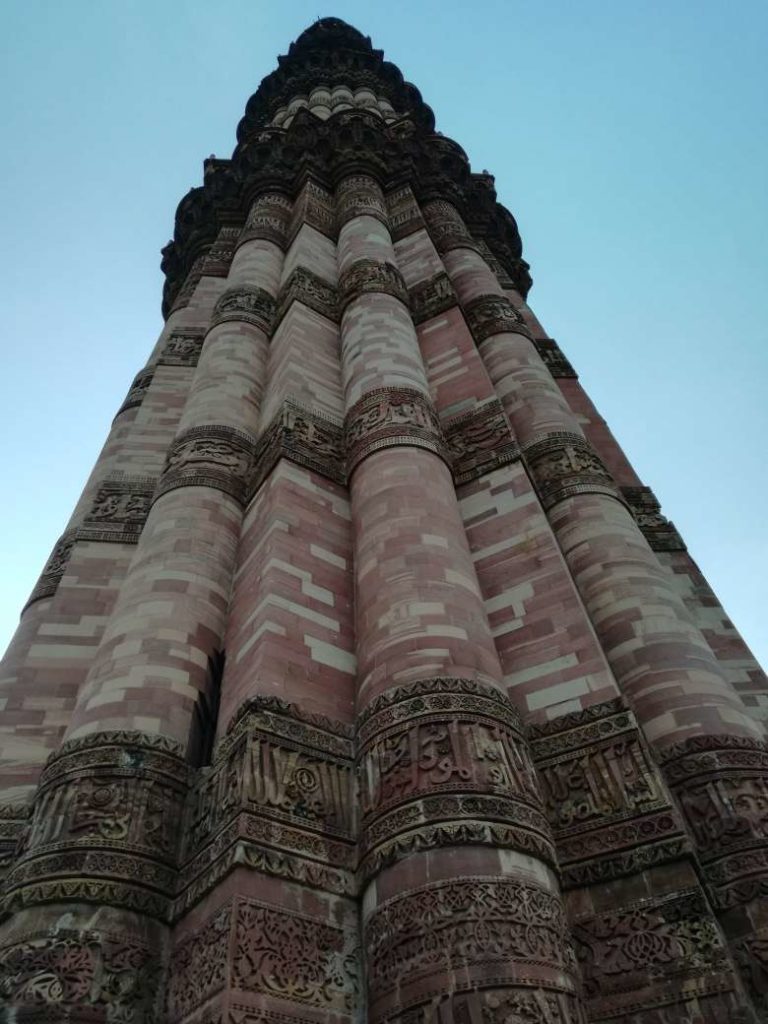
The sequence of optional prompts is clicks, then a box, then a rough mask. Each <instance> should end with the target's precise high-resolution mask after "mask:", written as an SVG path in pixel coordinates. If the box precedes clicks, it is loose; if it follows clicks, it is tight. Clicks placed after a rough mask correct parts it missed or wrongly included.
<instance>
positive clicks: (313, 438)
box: [249, 399, 347, 500]
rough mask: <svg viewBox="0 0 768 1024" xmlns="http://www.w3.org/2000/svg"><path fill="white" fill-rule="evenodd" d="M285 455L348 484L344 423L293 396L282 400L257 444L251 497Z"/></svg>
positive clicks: (292, 460) (330, 478) (313, 470)
mask: <svg viewBox="0 0 768 1024" xmlns="http://www.w3.org/2000/svg"><path fill="white" fill-rule="evenodd" d="M283 458H285V459H290V461H291V462H295V463H296V464H297V465H299V466H304V467H305V468H306V469H310V470H312V472H314V473H321V474H322V475H323V476H326V477H328V479H329V480H334V481H336V483H339V484H343V483H345V482H346V479H347V475H346V465H345V461H344V449H343V444H342V425H341V424H340V423H336V422H335V421H333V420H331V419H330V418H329V417H327V416H323V415H321V414H320V413H318V412H313V411H312V410H310V409H305V408H304V407H303V406H301V405H299V403H298V402H294V401H292V400H291V399H288V400H287V401H285V402H283V404H282V406H281V408H280V411H279V412H278V414H277V415H276V416H275V418H274V419H273V420H272V423H271V424H270V425H269V427H268V428H267V430H266V431H265V432H264V434H263V435H262V437H261V439H260V441H259V443H258V445H257V447H256V456H255V462H254V473H253V483H252V486H251V489H250V493H249V500H250V498H252V497H253V495H254V494H255V493H256V492H257V491H258V489H259V488H260V487H261V485H262V483H263V482H264V480H266V478H267V477H268V476H269V474H270V473H271V472H272V470H273V469H274V467H275V466H276V465H277V463H278V461H279V460H280V459H283Z"/></svg>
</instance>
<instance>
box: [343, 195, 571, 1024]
mask: <svg viewBox="0 0 768 1024" xmlns="http://www.w3.org/2000/svg"><path fill="white" fill-rule="evenodd" d="M337 202H338V207H337V209H338V214H339V221H340V225H341V227H340V232H339V243H338V255H339V272H340V294H341V304H342V308H343V313H342V321H341V339H342V367H343V377H344V387H345V397H346V407H347V414H346V425H345V433H346V438H347V451H348V467H349V471H350V473H351V482H350V489H351V501H352V522H353V531H354V548H355V577H356V622H357V642H358V664H359V676H358V697H357V702H358V747H359V749H358V759H359V768H358V771H359V777H360V787H361V796H360V799H361V813H362V821H361V834H360V849H361V859H360V869H359V871H360V875H361V879H362V882H363V894H362V904H363V906H362V909H363V921H362V928H363V949H364V952H365V957H366V967H367V970H366V975H367V983H368V994H369V1010H368V1012H369V1018H370V1020H371V1021H378V1020H384V1019H385V1018H390V1017H396V1018H398V1019H401V1018H404V1017H405V1015H410V1014H414V1019H420V1020H421V1019H423V1020H427V1019H440V1020H445V1021H453V1020H454V1019H458V1017H460V1016H461V1017H462V1019H470V1018H471V1019H473V1020H474V1019H478V1020H480V1019H482V1015H483V1014H484V1013H487V1012H490V1013H496V1012H497V1011H498V1012H500V1013H513V1012H516V1013H526V1014H529V1015H531V1014H533V1015H535V1014H537V1013H539V1014H540V1013H546V1012H549V1014H550V1016H551V1017H552V1018H553V1019H555V1020H563V1021H565V1020H568V1021H575V1020H578V1019H580V1011H579V1009H578V1006H577V1003H576V1000H575V994H574V982H573V973H572V971H573V960H572V954H571V951H570V945H569V940H568V937H567V931H566V927H565V922H564V915H563V910H562V904H561V902H560V897H559V892H558V888H557V883H556V880H555V875H554V873H553V871H552V869H551V867H550V865H551V863H552V861H551V854H550V852H549V850H550V846H549V840H548V838H547V834H546V828H545V827H544V822H543V819H542V818H541V817H540V811H539V797H538V793H537V789H536V785H535V782H534V778H533V774H532V771H531V767H530V763H529V760H528V755H527V750H526V747H525V744H524V742H523V740H522V736H521V734H520V731H519V725H518V721H517V717H516V715H515V713H514V711H513V709H512V707H511V705H510V704H509V702H508V701H507V699H506V698H505V696H504V694H503V692H502V689H501V686H500V667H499V663H498V658H497V656H496V653H495V650H494V647H493V642H492V638H491V636H490V633H489V630H488V624H487V622H486V620H485V615H484V612H483V607H482V601H481V598H480V593H479V589H478V585H477V580H476V577H475V574H474V570H473V567H472V562H471V558H470V555H469V551H468V549H467V544H466V538H465V536H464V531H463V528H462V524H461V519H460V517H459V513H458V508H457V505H456V498H455V494H454V490H453V484H452V480H451V475H450V471H449V469H448V467H447V466H446V464H445V461H444V458H445V450H444V444H443V440H442V437H441V433H440V429H439V424H438V421H437V417H436V415H435V412H434V410H433V407H432V403H431V399H430V396H429V390H428V387H427V381H426V376H425V373H424V367H423V364H422V362H421V357H420V354H419V349H418V342H417V339H416V334H415V331H414V327H413V324H412V321H411V318H410V314H409V311H408V306H407V294H406V292H405V287H404V284H403V281H402V278H401V276H400V273H399V271H398V269H397V267H396V264H395V261H394V251H393V248H392V242H391V238H390V235H389V231H388V226H387V215H386V212H385V206H384V201H383V196H382V193H381V190H380V188H379V186H378V185H377V183H376V182H375V181H374V180H373V179H371V178H369V177H365V176H361V175H355V176H350V177H347V178H345V179H344V180H343V181H342V183H341V185H340V187H339V189H338V200H337ZM478 989H481V991H478Z"/></svg>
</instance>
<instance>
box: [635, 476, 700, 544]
mask: <svg viewBox="0 0 768 1024" xmlns="http://www.w3.org/2000/svg"><path fill="white" fill-rule="evenodd" d="M621 493H622V494H623V496H624V499H625V501H626V502H627V505H628V506H629V511H630V512H631V513H632V515H633V517H634V520H635V522H636V523H637V525H638V526H639V527H640V530H641V531H642V534H643V536H644V537H645V539H646V540H647V541H648V543H649V545H650V547H651V549H652V550H653V551H685V550H686V547H685V543H684V542H683V538H682V537H681V536H680V534H679V533H678V532H677V530H676V528H675V525H674V523H670V521H669V520H668V519H667V517H666V516H663V515H662V514H661V505H659V502H658V499H657V498H656V495H655V494H654V493H653V491H652V490H651V488H650V487H622V488H621Z"/></svg>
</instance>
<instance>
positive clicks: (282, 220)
mask: <svg viewBox="0 0 768 1024" xmlns="http://www.w3.org/2000/svg"><path fill="white" fill-rule="evenodd" d="M292 208H293V204H292V203H291V201H290V199H288V198H287V196H283V195H280V194H279V193H278V192H270V193H267V194H265V195H262V196H259V198H258V199H257V200H256V201H255V202H254V204H253V206H252V207H251V211H250V213H249V215H248V219H247V220H246V222H245V227H244V228H243V231H242V233H241V235H240V238H239V240H238V245H243V244H244V243H245V242H252V241H253V240H254V239H262V240H264V241H267V242H274V244H275V245H277V246H279V247H280V248H281V249H285V247H286V236H287V233H288V223H289V221H290V218H291V212H292Z"/></svg>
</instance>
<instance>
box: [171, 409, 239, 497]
mask: <svg viewBox="0 0 768 1024" xmlns="http://www.w3.org/2000/svg"><path fill="white" fill-rule="evenodd" d="M254 449H255V444H254V442H253V440H252V438H250V437H249V436H248V435H247V434H244V433H243V432H242V431H239V430H235V429H234V428H232V427H223V426H213V425H212V426H207V427H193V428H192V429H191V430H187V431H185V432H184V433H183V434H179V435H178V437H177V438H176V440H175V441H174V442H173V444H172V445H171V449H170V452H169V453H168V457H167V459H166V463H165V468H164V469H163V473H162V476H161V477H160V485H159V487H158V489H157V492H156V495H155V497H159V496H160V495H161V494H166V493H167V492H168V491H172V490H175V489H176V488H177V487H213V488H215V489H216V490H219V491H224V493H225V494H229V495H231V496H232V497H233V498H236V499H237V500H238V501H244V500H245V496H246V493H247V489H248V483H249V479H250V474H251V470H252V466H253V455H254Z"/></svg>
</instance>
